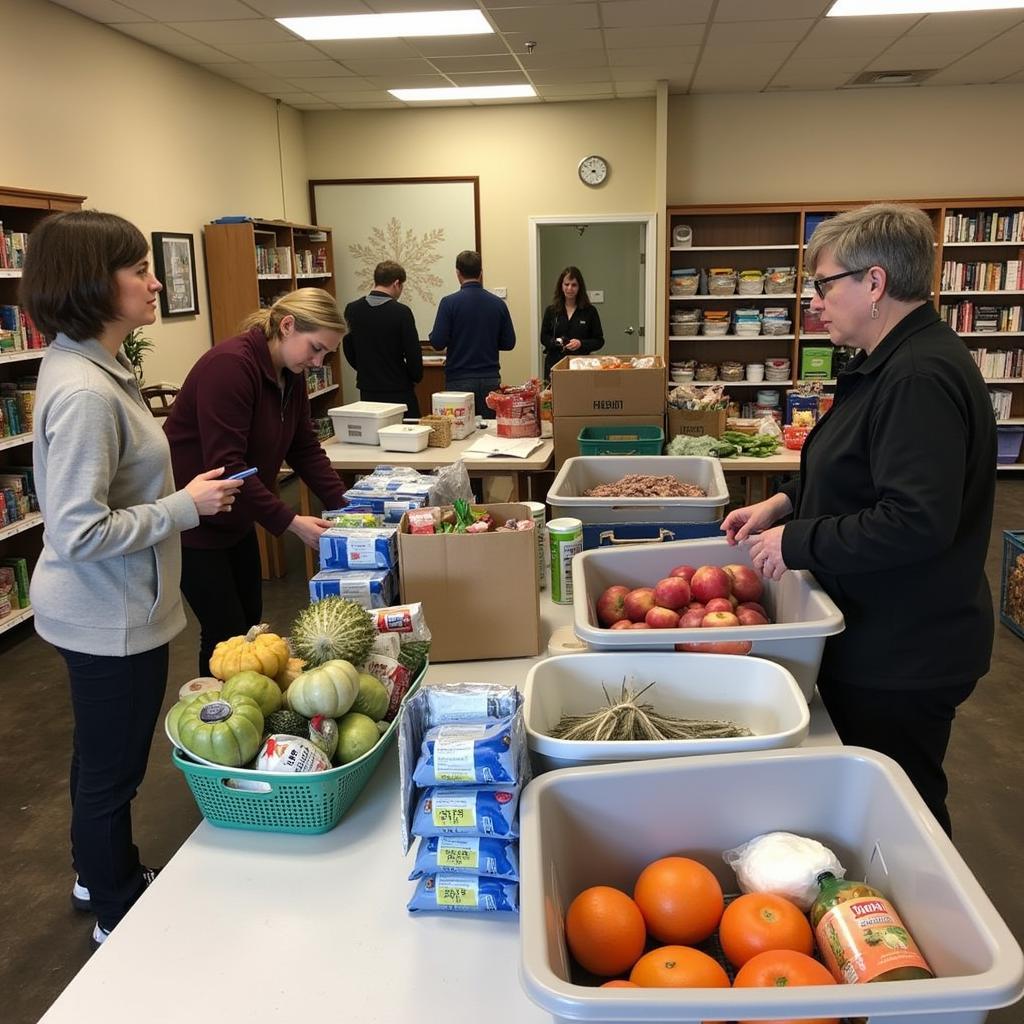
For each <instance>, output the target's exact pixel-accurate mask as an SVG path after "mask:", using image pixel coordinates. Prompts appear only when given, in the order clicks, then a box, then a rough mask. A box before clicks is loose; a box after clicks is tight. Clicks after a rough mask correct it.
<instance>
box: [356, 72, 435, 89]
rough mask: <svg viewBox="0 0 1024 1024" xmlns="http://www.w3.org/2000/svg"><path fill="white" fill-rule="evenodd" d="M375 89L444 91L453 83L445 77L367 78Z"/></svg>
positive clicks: (398, 76) (387, 76) (404, 76)
mask: <svg viewBox="0 0 1024 1024" xmlns="http://www.w3.org/2000/svg"><path fill="white" fill-rule="evenodd" d="M366 81H367V82H369V83H370V84H371V85H372V86H373V87H374V88H375V89H384V90H385V91H387V90H388V89H443V88H444V87H445V86H448V85H451V84H452V83H451V82H450V81H449V80H448V78H447V77H446V76H445V75H385V76H383V77H381V78H373V77H367V78H366Z"/></svg>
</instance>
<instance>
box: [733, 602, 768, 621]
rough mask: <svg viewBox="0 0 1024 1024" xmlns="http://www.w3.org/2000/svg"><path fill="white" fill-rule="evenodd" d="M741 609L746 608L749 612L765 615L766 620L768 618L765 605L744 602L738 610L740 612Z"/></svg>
mask: <svg viewBox="0 0 1024 1024" xmlns="http://www.w3.org/2000/svg"><path fill="white" fill-rule="evenodd" d="M740 608H746V609H748V610H749V611H752V612H757V613H758V614H759V615H763V616H764V617H765V618H766V619H767V618H768V613H767V612H766V611H765V610H764V605H763V604H758V603H757V602H756V601H744V602H743V603H742V604H741V605H740V606H739V608H737V609H736V610H737V611H739V610H740Z"/></svg>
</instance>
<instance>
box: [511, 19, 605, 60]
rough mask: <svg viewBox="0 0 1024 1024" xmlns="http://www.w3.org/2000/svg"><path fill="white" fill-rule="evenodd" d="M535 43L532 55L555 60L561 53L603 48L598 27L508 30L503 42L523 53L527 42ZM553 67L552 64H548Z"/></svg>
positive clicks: (602, 40)
mask: <svg viewBox="0 0 1024 1024" xmlns="http://www.w3.org/2000/svg"><path fill="white" fill-rule="evenodd" d="M528 41H529V42H533V43H536V44H537V45H536V47H535V48H534V51H533V56H534V57H543V58H544V59H545V60H549V61H557V60H558V57H559V56H560V55H561V54H565V53H570V52H575V51H577V50H603V49H604V33H603V32H602V31H601V30H600V29H599V28H587V29H584V30H583V31H582V32H566V31H565V29H551V30H550V31H549V30H547V29H543V30H542V31H540V32H536V33H529V32H508V33H506V35H505V42H506V43H507V44H508V46H509V48H510V49H511V50H512V52H513V53H525V52H526V43H527V42H528ZM548 66H549V67H554V66H555V65H554V64H550V65H548Z"/></svg>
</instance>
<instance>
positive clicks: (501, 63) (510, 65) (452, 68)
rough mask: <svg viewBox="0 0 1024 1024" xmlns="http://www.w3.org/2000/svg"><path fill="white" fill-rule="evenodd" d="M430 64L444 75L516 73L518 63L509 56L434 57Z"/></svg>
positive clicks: (507, 54)
mask: <svg viewBox="0 0 1024 1024" xmlns="http://www.w3.org/2000/svg"><path fill="white" fill-rule="evenodd" d="M430 63H431V64H433V65H434V67H436V68H437V70H438V71H443V72H444V73H445V74H446V75H447V74H452V73H457V74H466V73H468V72H471V71H518V70H519V62H518V61H517V60H516V59H515V57H513V56H512V55H511V54H509V53H506V54H505V55H504V56H501V55H499V56H493V57H434V58H433V59H432V60H431V61H430Z"/></svg>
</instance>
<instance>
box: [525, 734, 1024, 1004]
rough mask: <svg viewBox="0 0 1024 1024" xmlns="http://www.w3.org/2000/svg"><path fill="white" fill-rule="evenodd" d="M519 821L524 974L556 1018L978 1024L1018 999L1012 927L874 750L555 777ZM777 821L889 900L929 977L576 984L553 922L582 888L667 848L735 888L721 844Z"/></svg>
mask: <svg viewBox="0 0 1024 1024" xmlns="http://www.w3.org/2000/svg"><path fill="white" fill-rule="evenodd" d="M520 827H521V839H520V863H521V869H522V881H521V884H520V900H521V919H520V926H519V933H520V936H521V939H520V950H521V969H520V977H521V979H522V983H523V987H524V988H525V990H526V994H527V995H528V996H529V997H530V999H532V1000H533V1001H534V1002H535V1003H537V1004H538V1005H539V1006H541V1007H543V1008H544V1009H546V1010H548V1011H549V1012H550V1013H551V1014H552V1016H553V1017H554V1018H555V1020H556V1021H561V1022H566V1024H568V1022H569V1021H573V1022H578V1021H606V1022H612V1021H614V1022H616V1024H627V1022H633V1024H640V1022H647V1021H666V1022H667V1021H673V1022H676V1024H680V1022H685V1024H699V1022H700V1021H710V1020H719V1021H735V1020H744V1021H756V1020H765V1019H771V1020H775V1021H777V1020H779V1019H780V1018H786V1019H792V1018H807V1017H828V1018H843V1017H845V1016H849V1017H861V1016H864V1017H868V1018H869V1019H870V1022H871V1024H981V1022H982V1021H984V1020H985V1016H986V1011H987V1010H989V1009H993V1008H995V1007H997V1006H1006V1005H1009V1004H1010V1003H1013V1002H1014V1001H1016V1000H1017V999H1019V998H1020V997H1021V995H1022V993H1024V957H1022V955H1021V950H1020V947H1019V946H1018V944H1017V942H1016V941H1015V940H1014V937H1013V936H1012V935H1011V933H1010V930H1009V929H1008V928H1007V927H1006V925H1005V924H1004V923H1003V921H1002V919H1001V918H1000V917H999V914H998V913H997V912H996V909H995V907H993V906H992V903H991V901H990V900H989V898H988V896H987V895H986V894H985V892H984V890H983V889H982V888H981V886H980V885H979V884H978V882H977V881H976V880H975V878H974V876H973V875H972V874H971V872H970V870H969V869H968V867H967V865H966V864H965V863H964V862H963V859H962V858H961V857H960V855H959V854H958V853H957V851H956V849H955V848H954V846H953V844H952V843H951V842H950V841H949V839H948V838H947V837H946V835H945V834H944V833H943V832H942V830H941V829H940V828H939V826H938V825H937V823H936V822H935V819H934V818H933V817H932V816H931V814H930V813H929V812H928V810H927V808H926V807H925V805H924V803H923V802H922V800H921V798H920V797H919V796H918V795H917V793H916V792H915V791H914V789H913V787H912V786H911V784H910V782H909V780H908V779H907V777H906V775H904V773H903V771H902V770H901V769H900V768H899V767H898V766H897V765H896V764H895V763H894V762H893V761H890V760H889V759H888V758H886V757H883V756H882V755H880V754H876V753H874V752H873V751H869V750H864V749H861V748H859V747H836V748H813V747H811V748H803V749H800V750H768V751H761V752H752V753H745V754H719V755H713V756H710V757H687V758H673V759H670V760H665V761H635V762H630V763H628V764H617V765H604V766H600V767H594V768H578V769H572V770H569V771H564V772H557V773H554V774H550V775H545V776H543V777H542V778H539V779H535V780H534V781H533V782H531V783H530V785H529V786H528V787H527V788H526V790H525V791H524V793H523V798H522V802H521V803H520ZM776 830H785V831H788V832H795V833H797V834H800V835H807V836H813V837H814V838H816V839H819V840H820V841H821V842H823V843H825V844H826V845H827V846H829V847H830V848H831V849H832V850H833V851H834V852H835V854H836V855H837V856H838V857H839V859H840V861H841V862H842V863H843V865H844V866H845V867H846V871H847V877H849V878H854V879H866V880H867V881H868V883H869V884H872V885H876V886H878V888H879V889H881V890H882V891H883V892H884V893H885V894H886V895H887V896H889V897H891V898H892V900H893V902H894V903H895V905H896V909H897V910H898V911H899V913H900V916H901V917H902V918H903V920H904V922H905V923H906V925H907V927H908V928H909V930H910V932H911V934H912V935H913V936H914V938H915V939H916V940H917V943H918V945H919V946H920V947H921V951H922V953H923V954H924V956H925V959H926V960H927V961H928V963H929V964H930V965H931V967H932V969H933V970H934V971H935V972H936V975H937V977H935V978H934V979H928V980H924V981H893V982H887V983H885V984H881V985H835V986H831V985H830V986H812V987H806V988H786V989H784V990H779V989H771V988H748V989H674V990H670V991H666V990H664V989H622V990H615V989H611V990H609V989H600V988H590V987H583V986H582V985H577V984H574V983H573V981H572V977H571V973H570V962H569V954H568V951H567V948H566V944H565V936H564V931H563V925H562V922H563V920H564V918H565V911H566V909H567V908H568V906H569V903H570V902H571V900H572V899H573V898H574V897H575V896H576V895H577V894H578V893H579V892H581V891H582V890H583V889H585V888H587V887H588V886H592V885H612V886H617V887H619V888H621V889H623V890H625V891H627V892H631V891H632V888H633V882H634V881H635V880H636V877H637V875H638V874H639V873H640V871H641V869H642V868H643V867H644V866H645V865H647V864H648V863H650V862H651V861H652V860H655V859H656V858H658V857H664V856H667V855H670V854H684V855H686V856H690V857H693V858H695V859H697V860H699V861H701V862H702V863H703V864H705V865H707V867H709V868H710V869H711V870H712V871H713V872H714V873H715V875H716V876H717V877H718V879H719V881H720V883H721V884H722V887H723V889H724V890H725V891H726V892H735V891H736V882H735V879H734V877H733V874H732V871H731V869H729V868H728V867H727V866H726V865H725V863H724V862H723V861H722V857H721V854H722V851H723V850H727V849H730V848H732V847H735V846H738V845H739V844H740V843H743V842H745V841H747V840H748V839H751V838H753V837H754V836H756V835H760V834H762V833H765V832H773V831H776ZM794 1024H798V1022H797V1021H794Z"/></svg>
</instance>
